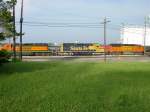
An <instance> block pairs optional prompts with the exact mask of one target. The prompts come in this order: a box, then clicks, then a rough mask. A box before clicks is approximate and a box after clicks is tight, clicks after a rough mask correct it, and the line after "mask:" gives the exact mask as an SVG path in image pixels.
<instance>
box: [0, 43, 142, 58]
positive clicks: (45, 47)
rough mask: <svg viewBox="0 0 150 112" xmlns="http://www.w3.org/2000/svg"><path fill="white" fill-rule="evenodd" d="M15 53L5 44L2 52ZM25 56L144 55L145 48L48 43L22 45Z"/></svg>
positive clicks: (10, 45)
mask: <svg viewBox="0 0 150 112" xmlns="http://www.w3.org/2000/svg"><path fill="white" fill-rule="evenodd" d="M2 49H4V50H7V51H9V52H13V45H12V44H3V45H1V46H0V50H2ZM15 49H16V52H17V53H18V54H19V52H20V46H19V44H16V48H15ZM22 52H23V55H24V56H50V55H60V56H66V55H69V56H91V55H102V54H104V53H106V54H108V55H125V54H130V55H131V54H132V55H133V54H134V55H135V54H143V53H144V47H143V46H140V45H134V44H110V45H107V46H103V45H100V44H97V43H63V44H62V45H61V46H54V45H50V44H48V43H30V44H29V43H27V44H23V45H22Z"/></svg>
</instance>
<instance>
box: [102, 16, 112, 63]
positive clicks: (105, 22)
mask: <svg viewBox="0 0 150 112" xmlns="http://www.w3.org/2000/svg"><path fill="white" fill-rule="evenodd" d="M108 22H110V21H108V20H107V18H106V17H105V18H104V22H103V24H104V61H105V62H106V61H107V51H106V45H107V34H106V33H107V32H106V29H107V23H108Z"/></svg>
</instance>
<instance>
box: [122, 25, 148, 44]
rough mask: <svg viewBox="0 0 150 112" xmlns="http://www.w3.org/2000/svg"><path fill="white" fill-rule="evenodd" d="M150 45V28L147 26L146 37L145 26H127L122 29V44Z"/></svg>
mask: <svg viewBox="0 0 150 112" xmlns="http://www.w3.org/2000/svg"><path fill="white" fill-rule="evenodd" d="M144 39H145V45H146V46H150V28H149V27H147V28H146V37H145V27H139V26H125V27H123V28H122V29H121V43H122V44H137V45H142V46H144Z"/></svg>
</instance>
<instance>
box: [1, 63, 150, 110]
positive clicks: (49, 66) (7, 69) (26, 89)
mask: <svg viewBox="0 0 150 112" xmlns="http://www.w3.org/2000/svg"><path fill="white" fill-rule="evenodd" d="M149 111H150V63H107V64H105V63H77V62H72V63H71V62H49V63H48V62H47V63H44V62H41V63H11V64H5V65H3V66H2V67H0V112H149Z"/></svg>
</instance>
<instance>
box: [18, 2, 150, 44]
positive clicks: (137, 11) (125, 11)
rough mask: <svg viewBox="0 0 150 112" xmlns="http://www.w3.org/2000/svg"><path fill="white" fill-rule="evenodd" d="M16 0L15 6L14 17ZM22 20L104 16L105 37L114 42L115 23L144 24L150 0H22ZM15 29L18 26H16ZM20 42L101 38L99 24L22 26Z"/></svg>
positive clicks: (116, 36)
mask: <svg viewBox="0 0 150 112" xmlns="http://www.w3.org/2000/svg"><path fill="white" fill-rule="evenodd" d="M20 1H21V0H18V4H17V7H16V10H17V14H16V15H17V21H19V16H20V12H19V11H20V4H21V3H20ZM24 1H25V4H24V21H28V22H46V23H47V22H49V23H56V22H59V23H63V22H65V23H66V22H68V23H84V22H86V23H100V22H102V21H103V17H105V16H106V17H108V18H109V20H111V23H109V24H108V30H107V33H108V35H107V38H108V41H109V42H111V43H116V42H118V41H119V38H120V30H119V27H120V25H121V23H125V24H137V25H143V24H144V16H146V15H149V14H150V7H149V5H150V0H24ZM17 26H18V25H17ZM17 29H19V28H17ZM23 31H24V32H25V36H24V39H23V40H24V42H30V43H32V42H57V43H61V42H75V41H77V40H78V41H80V42H97V43H102V42H103V29H102V28H66V27H65V28H62V27H61V28H58V27H57V28H53V27H37V26H36V27H35V26H24V27H23Z"/></svg>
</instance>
